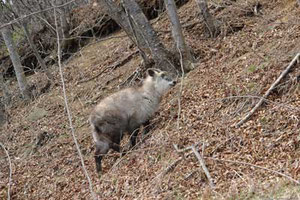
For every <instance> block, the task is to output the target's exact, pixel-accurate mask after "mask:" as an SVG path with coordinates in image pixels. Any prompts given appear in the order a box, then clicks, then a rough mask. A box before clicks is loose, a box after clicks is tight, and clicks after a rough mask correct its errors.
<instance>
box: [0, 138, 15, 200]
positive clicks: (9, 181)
mask: <svg viewBox="0 0 300 200" xmlns="http://www.w3.org/2000/svg"><path fill="white" fill-rule="evenodd" d="M0 146H1V147H2V149H3V150H4V151H5V154H6V156H7V159H8V164H9V178H8V187H7V199H8V200H10V187H11V180H12V179H11V176H12V167H11V160H10V156H9V153H8V151H7V150H6V148H5V146H4V145H3V144H2V143H1V142H0Z"/></svg>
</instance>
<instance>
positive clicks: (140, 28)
mask: <svg viewBox="0 0 300 200" xmlns="http://www.w3.org/2000/svg"><path fill="white" fill-rule="evenodd" d="M122 3H123V6H124V8H125V9H126V10H127V11H128V13H129V15H130V17H131V18H132V20H133V22H134V25H135V26H134V28H136V29H137V30H136V31H137V32H140V33H141V35H142V36H143V39H144V41H145V43H146V44H147V45H148V47H149V49H150V52H151V55H152V57H153V60H154V62H155V64H156V67H157V68H160V69H162V70H165V71H169V72H172V73H176V67H175V66H174V65H173V61H172V60H171V59H170V58H171V53H170V52H169V51H167V50H166V48H165V47H164V45H163V44H162V43H161V41H160V40H159V38H158V36H157V33H156V32H155V31H154V29H153V28H152V26H151V24H150V22H149V21H148V19H147V18H146V16H145V15H144V13H143V11H142V9H141V8H140V6H139V5H138V4H137V3H136V2H135V0H123V1H122Z"/></svg>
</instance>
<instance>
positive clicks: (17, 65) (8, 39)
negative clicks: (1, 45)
mask: <svg viewBox="0 0 300 200" xmlns="http://www.w3.org/2000/svg"><path fill="white" fill-rule="evenodd" d="M2 36H3V39H4V42H5V45H6V47H7V49H8V52H9V56H10V59H11V61H12V63H13V66H14V70H15V73H16V77H17V81H18V85H19V88H20V91H21V94H22V96H23V98H25V99H30V92H29V90H28V86H27V81H26V77H25V74H24V70H23V66H22V64H21V60H20V56H19V54H18V52H17V50H16V47H15V44H14V42H13V40H12V35H11V32H10V30H9V28H8V27H4V28H2Z"/></svg>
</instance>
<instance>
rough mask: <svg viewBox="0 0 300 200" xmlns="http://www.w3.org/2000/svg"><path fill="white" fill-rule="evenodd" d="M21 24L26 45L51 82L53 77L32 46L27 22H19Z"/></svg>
mask: <svg viewBox="0 0 300 200" xmlns="http://www.w3.org/2000/svg"><path fill="white" fill-rule="evenodd" d="M21 24H22V26H23V29H24V32H25V35H26V38H27V40H28V43H29V45H30V47H31V49H32V51H33V54H34V55H35V57H36V59H37V60H38V62H39V64H40V65H41V68H42V70H43V71H44V72H45V74H46V76H47V78H48V79H49V80H50V81H51V82H52V81H53V76H52V74H51V72H50V71H49V69H48V68H47V66H46V64H45V62H44V60H43V59H42V57H41V55H40V54H39V52H38V50H37V48H36V46H35V45H34V42H33V40H32V38H31V34H30V32H29V30H28V25H27V22H26V21H24V20H23V21H22V22H21Z"/></svg>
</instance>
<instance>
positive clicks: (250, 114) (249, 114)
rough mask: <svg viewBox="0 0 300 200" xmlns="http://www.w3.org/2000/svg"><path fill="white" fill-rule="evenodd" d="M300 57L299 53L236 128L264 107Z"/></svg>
mask: <svg viewBox="0 0 300 200" xmlns="http://www.w3.org/2000/svg"><path fill="white" fill-rule="evenodd" d="M299 56H300V53H298V54H297V55H296V56H295V57H294V59H293V60H292V61H291V62H290V64H289V65H288V66H287V67H286V69H285V70H284V71H283V72H282V73H281V74H280V76H279V77H278V78H277V79H276V81H275V82H274V83H273V84H272V85H271V87H270V88H269V89H268V90H267V92H266V93H265V94H264V96H263V97H262V98H261V99H260V100H259V102H258V103H257V104H256V105H255V107H254V108H253V109H252V110H251V111H250V112H249V113H248V114H247V115H246V116H245V117H244V118H243V119H242V120H241V121H239V122H238V123H237V124H236V125H235V127H239V126H241V125H242V124H243V123H245V122H246V121H247V120H248V119H249V118H250V117H251V116H252V115H253V113H254V112H255V111H256V110H257V109H258V108H259V107H260V106H261V105H262V103H263V102H264V99H266V98H267V97H268V96H269V94H270V93H271V92H272V90H273V89H274V88H275V87H276V85H277V84H278V83H279V82H280V81H281V79H282V78H283V77H285V76H286V75H287V74H288V72H289V71H290V69H291V67H292V66H293V65H294V64H295V63H296V62H297V61H298V59H299Z"/></svg>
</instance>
